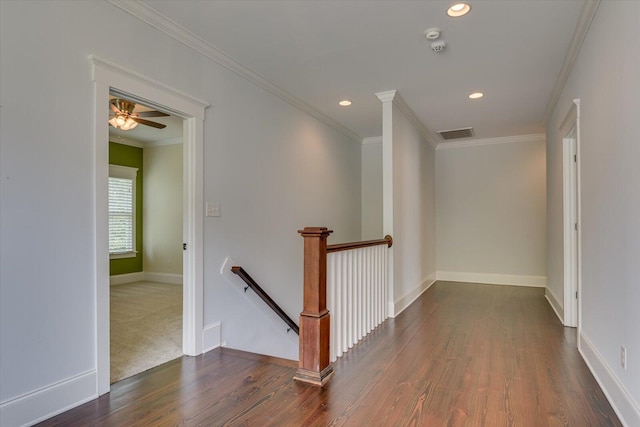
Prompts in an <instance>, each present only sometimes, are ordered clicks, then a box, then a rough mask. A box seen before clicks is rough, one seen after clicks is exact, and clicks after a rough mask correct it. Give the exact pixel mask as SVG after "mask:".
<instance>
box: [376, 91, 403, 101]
mask: <svg viewBox="0 0 640 427" xmlns="http://www.w3.org/2000/svg"><path fill="white" fill-rule="evenodd" d="M397 93H398V91H397V90H387V91H385V92H378V93H376V96H377V97H378V99H379V100H380V101H382V102H389V101H393V98H395V96H396V94H397Z"/></svg>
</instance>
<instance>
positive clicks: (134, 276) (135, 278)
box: [109, 271, 144, 286]
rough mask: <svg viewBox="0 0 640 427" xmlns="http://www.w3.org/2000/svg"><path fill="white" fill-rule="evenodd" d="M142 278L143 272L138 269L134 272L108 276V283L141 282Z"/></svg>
mask: <svg viewBox="0 0 640 427" xmlns="http://www.w3.org/2000/svg"><path fill="white" fill-rule="evenodd" d="M143 280H144V273H143V272H142V271H138V272H136V273H127V274H118V275H116V276H111V277H109V284H110V285H111V286H113V285H124V284H126V283H134V282H142V281H143Z"/></svg>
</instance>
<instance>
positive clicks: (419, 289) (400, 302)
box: [389, 278, 436, 317]
mask: <svg viewBox="0 0 640 427" xmlns="http://www.w3.org/2000/svg"><path fill="white" fill-rule="evenodd" d="M435 282H436V281H435V279H431V278H429V279H425V280H424V281H423V282H422V283H420V284H419V285H418V286H416V287H415V288H413V290H411V291H409V292H408V293H407V294H405V295H404V296H403V297H400V298H398V299H397V300H395V301H394V302H393V315H391V314H390V315H389V317H396V316H397V315H399V314H400V313H402V312H403V311H404V310H405V309H406V308H407V307H409V306H410V305H411V304H413V302H414V301H415V300H417V299H418V298H419V297H420V295H422V294H423V293H424V292H425V291H426V290H427V289H429V288H430V287H431V285H433V284H434V283H435Z"/></svg>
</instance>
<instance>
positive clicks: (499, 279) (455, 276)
mask: <svg viewBox="0 0 640 427" xmlns="http://www.w3.org/2000/svg"><path fill="white" fill-rule="evenodd" d="M436 277H437V279H438V280H444V281H447V282H465V283H485V284H488V285H509V286H530V287H535V288H544V287H545V286H547V276H524V275H514V274H486V273H467V272H458V271H438V272H437V275H436Z"/></svg>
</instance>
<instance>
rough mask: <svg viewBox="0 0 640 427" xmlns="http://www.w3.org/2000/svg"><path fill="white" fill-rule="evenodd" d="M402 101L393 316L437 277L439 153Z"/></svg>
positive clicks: (396, 128) (397, 116)
mask: <svg viewBox="0 0 640 427" xmlns="http://www.w3.org/2000/svg"><path fill="white" fill-rule="evenodd" d="M398 97H399V95H396V98H395V99H394V101H393V109H392V114H393V116H392V126H393V128H392V145H393V314H394V316H397V315H398V314H399V313H400V312H401V311H402V310H404V309H405V308H407V307H408V306H409V305H410V304H411V303H412V302H413V301H414V300H415V299H416V298H418V297H419V296H420V295H421V294H422V293H423V292H424V291H425V290H426V289H427V288H428V287H429V286H431V285H432V284H433V282H434V281H435V273H436V210H435V203H436V199H435V194H436V193H435V188H436V187H435V186H436V184H435V183H436V177H435V169H436V168H435V149H434V148H433V147H432V146H431V145H430V144H429V142H428V141H427V140H426V139H425V138H424V137H423V136H422V135H421V133H420V132H419V130H418V129H417V128H416V127H415V126H414V124H413V122H412V120H411V119H410V118H409V117H407V115H406V113H408V112H407V110H405V109H402V108H400V107H399V106H398V105H403V101H402V100H401V99H398ZM384 124H385V125H386V124H387V123H386V122H384Z"/></svg>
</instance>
